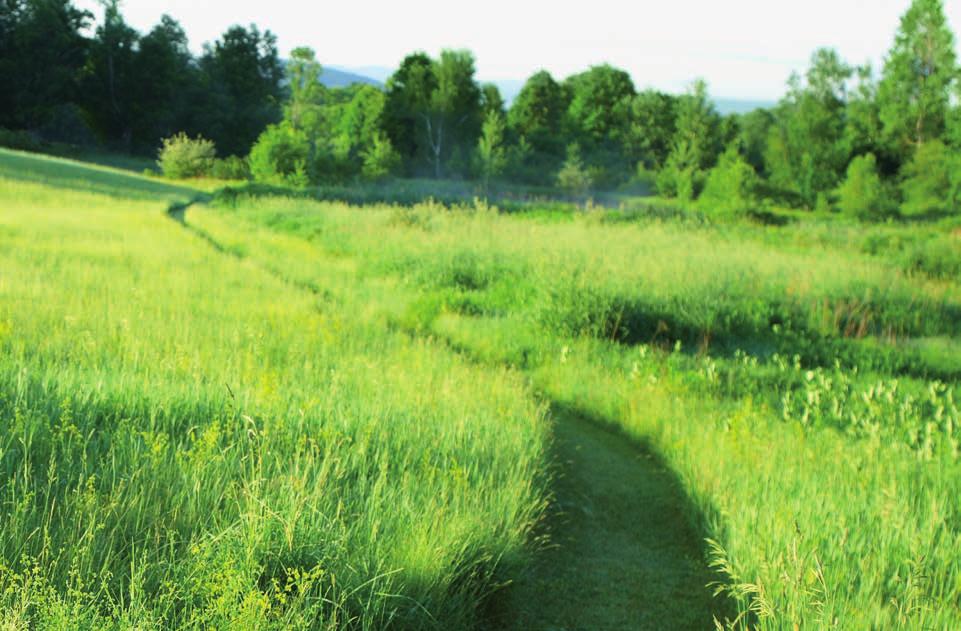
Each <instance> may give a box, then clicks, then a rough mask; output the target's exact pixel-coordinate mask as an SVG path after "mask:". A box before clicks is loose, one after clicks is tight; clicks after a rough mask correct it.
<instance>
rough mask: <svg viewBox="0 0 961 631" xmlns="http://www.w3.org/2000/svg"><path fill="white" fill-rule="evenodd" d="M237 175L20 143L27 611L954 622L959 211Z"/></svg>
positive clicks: (16, 438)
mask: <svg viewBox="0 0 961 631" xmlns="http://www.w3.org/2000/svg"><path fill="white" fill-rule="evenodd" d="M216 188H217V185H216V183H210V182H207V183H200V184H168V183H165V182H162V181H159V180H155V179H152V178H143V177H138V176H131V175H126V174H123V173H121V172H119V171H113V170H110V169H106V168H100V167H98V168H88V167H86V166H85V165H82V164H79V163H70V162H65V161H59V160H51V159H42V158H37V157H30V156H27V155H25V154H15V153H10V152H0V430H2V431H0V470H2V472H3V480H4V486H3V488H2V491H0V493H2V497H3V499H2V501H0V521H2V523H3V525H4V527H3V528H2V529H0V608H2V610H0V621H2V622H3V623H4V625H6V626H10V627H11V628H21V627H27V628H30V627H38V628H50V627H53V628H57V627H58V626H59V627H64V626H86V627H88V628H102V627H108V626H112V627H115V628H135V627H136V628H150V627H156V628H161V627H164V628H167V627H176V628H291V627H300V628H327V627H329V628H371V629H373V628H388V627H392V628H402V629H407V628H436V629H459V628H497V629H511V628H516V629H531V628H542V629H565V628H566V629H575V628H591V629H623V628H639V629H644V628H650V629H659V628H679V629H680V628H689V629H705V628H713V627H714V625H715V624H717V625H720V626H727V627H731V628H741V629H746V628H759V629H790V628H800V629H808V628H839V629H893V628H903V629H953V628H957V627H958V626H959V625H961V499H959V498H961V465H959V462H958V455H959V447H961V446H959V442H958V441H959V439H961V436H959V429H958V426H959V423H961V411H959V403H958V396H959V395H961V392H959V387H958V383H959V381H958V380H959V376H961V285H959V284H958V276H957V270H958V269H961V266H959V260H961V254H959V251H961V236H959V234H958V232H957V230H958V225H959V224H957V223H951V222H950V221H949V222H943V223H941V224H916V225H915V224H887V225H876V226H869V227H865V226H861V225H858V224H853V223H845V222H843V221H841V220H838V219H836V218H834V217H811V218H807V217H804V218H800V219H797V218H791V220H790V221H788V222H787V223H785V225H780V226H765V225H759V224H757V223H750V222H733V223H731V222H726V223H710V222H705V221H702V220H699V219H698V218H697V217H692V216H688V215H687V214H685V213H678V214H677V215H676V216H673V215H670V216H668V215H665V214H664V213H660V212H653V211H651V210H650V209H648V210H644V209H640V210H622V211H602V210H595V211H592V212H586V213H571V212H563V211H559V210H558V211H538V209H537V208H536V207H534V208H531V209H530V211H529V212H523V211H522V212H513V213H511V214H504V213H499V212H497V211H496V209H492V208H490V207H488V206H487V205H486V204H484V203H481V202H477V203H475V204H473V205H469V206H464V207H458V208H454V209H449V208H446V207H443V206H440V205H438V204H433V203H426V204H418V205H413V206H388V205H378V204H367V205H365V206H362V207H358V206H348V205H346V204H343V203H337V202H320V201H311V200H309V199H305V198H303V197H299V198H295V197H285V196H284V195H283V194H280V193H278V192H276V191H275V192H273V193H272V194H269V195H250V194H244V193H239V194H238V193H237V192H236V191H234V192H220V193H218V192H216ZM191 201H193V202H196V203H194V204H193V205H191V206H189V208H188V209H187V210H186V213H185V214H184V215H183V221H182V223H181V222H177V221H173V220H171V219H170V218H169V216H168V214H167V213H166V210H167V209H168V208H169V207H171V206H172V205H173V206H179V205H182V204H186V203H188V202H191Z"/></svg>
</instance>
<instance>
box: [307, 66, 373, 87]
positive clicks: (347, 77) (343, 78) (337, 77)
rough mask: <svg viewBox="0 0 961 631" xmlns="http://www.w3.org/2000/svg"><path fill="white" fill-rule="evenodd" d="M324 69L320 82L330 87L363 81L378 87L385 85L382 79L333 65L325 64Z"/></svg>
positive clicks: (345, 85)
mask: <svg viewBox="0 0 961 631" xmlns="http://www.w3.org/2000/svg"><path fill="white" fill-rule="evenodd" d="M323 69H324V71H323V72H322V73H321V75H320V82H321V83H323V84H324V85H325V86H327V87H328V88H345V87H347V86H349V85H352V84H354V83H363V84H366V85H372V86H375V87H378V88H382V87H384V84H383V83H382V82H381V81H379V80H377V79H374V78H372V77H369V76H366V75H363V74H358V73H355V72H350V71H347V70H341V69H339V68H334V67H333V66H323Z"/></svg>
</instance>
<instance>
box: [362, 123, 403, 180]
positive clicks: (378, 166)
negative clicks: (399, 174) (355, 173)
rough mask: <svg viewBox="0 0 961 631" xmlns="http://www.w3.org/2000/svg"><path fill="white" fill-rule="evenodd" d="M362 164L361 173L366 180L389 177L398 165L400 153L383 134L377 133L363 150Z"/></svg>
mask: <svg viewBox="0 0 961 631" xmlns="http://www.w3.org/2000/svg"><path fill="white" fill-rule="evenodd" d="M362 155H363V159H364V166H363V168H362V169H361V174H362V175H363V176H364V178H365V179H366V180H369V181H377V180H383V179H385V178H388V177H390V176H391V175H392V174H393V173H395V172H396V171H397V168H398V166H399V165H400V155H399V154H398V153H397V151H395V150H394V147H393V146H392V145H391V144H390V139H389V138H387V136H386V135H384V134H378V135H377V136H375V137H374V140H373V142H372V143H371V144H370V146H369V147H367V148H366V149H365V150H364V151H363V154H362Z"/></svg>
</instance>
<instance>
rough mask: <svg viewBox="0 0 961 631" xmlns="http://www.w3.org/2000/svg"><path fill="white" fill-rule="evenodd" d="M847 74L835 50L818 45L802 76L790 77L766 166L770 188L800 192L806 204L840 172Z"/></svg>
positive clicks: (811, 203)
mask: <svg viewBox="0 0 961 631" xmlns="http://www.w3.org/2000/svg"><path fill="white" fill-rule="evenodd" d="M852 73H853V71H852V69H851V68H850V67H849V66H848V65H847V64H845V63H844V62H843V61H842V60H841V58H840V56H839V55H838V54H837V52H836V51H834V50H832V49H826V48H822V49H819V50H817V51H815V53H814V54H813V55H812V56H811V66H810V67H809V69H808V71H807V73H805V75H804V77H803V78H802V77H800V76H799V75H797V74H794V75H792V76H791V79H790V80H789V82H788V85H789V89H788V93H787V95H786V96H785V97H784V98H783V99H782V100H781V102H780V103H779V104H778V106H777V108H776V110H775V114H776V117H777V123H776V124H775V125H774V126H773V127H772V128H771V130H770V132H769V136H768V147H767V151H766V153H765V160H764V162H765V169H766V171H767V173H768V175H769V177H770V179H771V182H772V183H773V184H774V185H775V186H777V187H779V188H781V189H783V190H785V191H791V192H793V193H796V194H798V195H800V197H801V199H802V200H803V202H804V203H805V204H806V205H808V206H810V207H813V206H814V205H815V203H816V201H817V197H818V195H819V194H823V193H825V192H827V191H829V190H831V189H833V188H834V187H835V186H836V185H837V184H838V182H839V181H840V180H841V178H842V177H843V176H844V169H845V167H846V166H847V163H848V155H849V154H848V148H847V145H846V143H845V142H844V131H845V108H846V103H847V82H848V80H849V79H850V78H851V75H852Z"/></svg>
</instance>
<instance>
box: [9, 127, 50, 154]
mask: <svg viewBox="0 0 961 631" xmlns="http://www.w3.org/2000/svg"><path fill="white" fill-rule="evenodd" d="M0 147H6V148H7V149H18V150H20V151H40V149H41V148H42V144H41V143H40V141H39V140H37V138H36V136H34V135H33V134H31V133H30V132H26V131H13V130H10V129H3V128H0Z"/></svg>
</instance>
